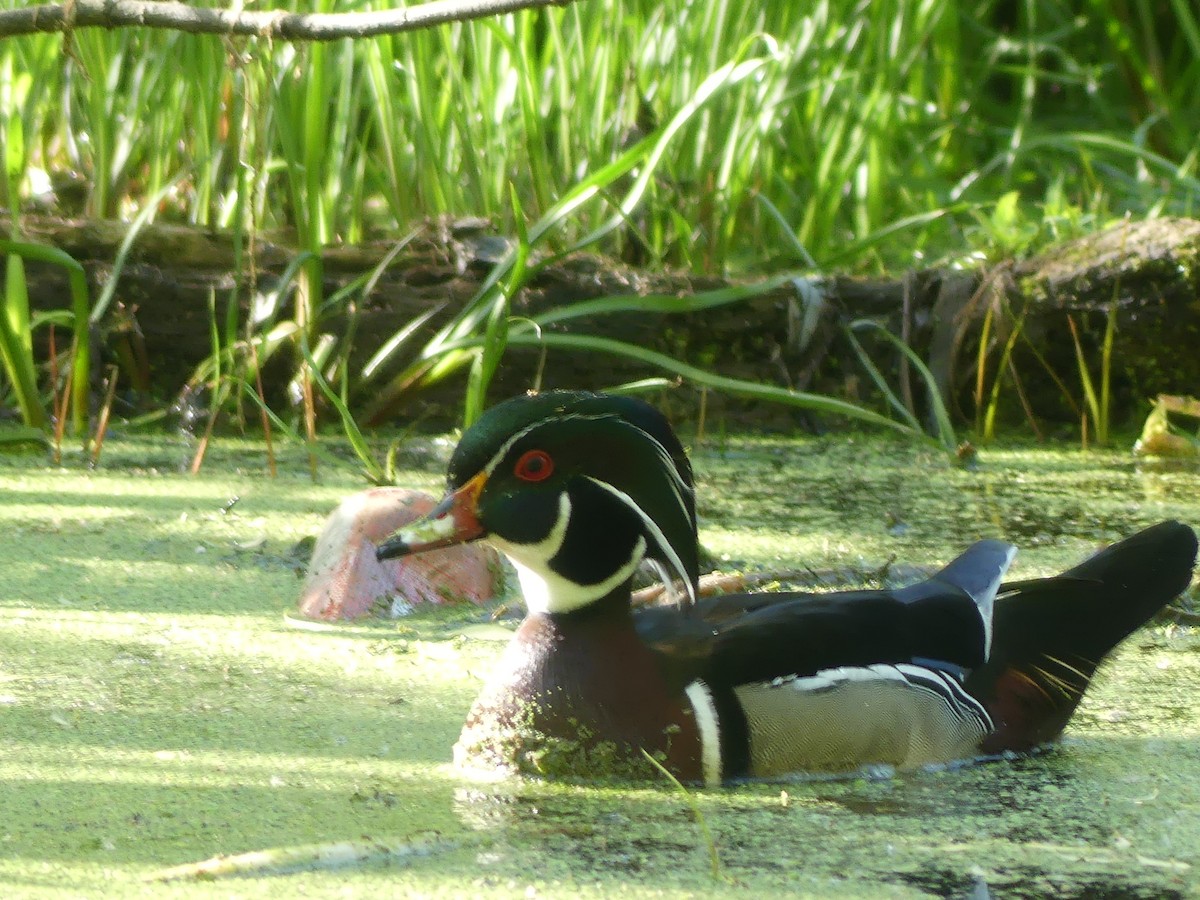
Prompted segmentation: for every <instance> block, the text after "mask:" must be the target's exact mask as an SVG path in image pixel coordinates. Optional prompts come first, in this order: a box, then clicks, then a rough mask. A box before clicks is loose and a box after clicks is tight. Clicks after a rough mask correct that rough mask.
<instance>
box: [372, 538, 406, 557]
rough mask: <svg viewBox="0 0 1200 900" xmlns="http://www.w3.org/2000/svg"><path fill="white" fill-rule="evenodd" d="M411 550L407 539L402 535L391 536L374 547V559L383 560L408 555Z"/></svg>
mask: <svg viewBox="0 0 1200 900" xmlns="http://www.w3.org/2000/svg"><path fill="white" fill-rule="evenodd" d="M411 552H412V548H411V547H410V546H409V544H408V541H406V540H405V539H404V538H403V537H399V536H397V537H392V538H389V539H388V540H386V541H384V542H383V543H382V544H380V545H379V546H378V547H376V548H375V559H377V560H378V561H379V562H383V561H384V560H385V559H397V558H398V557H401V556H408V554H409V553H411Z"/></svg>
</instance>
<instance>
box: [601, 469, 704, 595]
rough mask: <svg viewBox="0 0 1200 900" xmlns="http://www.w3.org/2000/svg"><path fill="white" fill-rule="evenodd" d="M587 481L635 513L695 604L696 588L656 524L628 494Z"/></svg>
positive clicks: (603, 483)
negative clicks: (602, 489)
mask: <svg viewBox="0 0 1200 900" xmlns="http://www.w3.org/2000/svg"><path fill="white" fill-rule="evenodd" d="M587 480H588V481H590V482H592V484H594V485H596V486H597V487H602V488H604V490H606V491H608V492H609V493H610V494H612V495H613V496H614V497H616V498H617V499H618V500H620V501H621V502H622V503H624V504H625V505H626V506H628V507H629V508H630V509H631V510H633V511H634V512H635V513H637V515H638V518H640V519H641V520H642V524H643V525H645V526H646V530H647V531H649V532H650V535H651V537H653V538H654V540H655V542H656V543H657V544H658V546H659V548H660V549H661V550H662V552H663V555H664V556H666V558H667V562H669V563H670V564H671V568H673V569H674V570H675V575H676V576H677V577H678V578H679V580H680V581H682V582H683V585H684V590H686V591H687V594H688V599H689V600H690V601H691V602H692V603H695V602H696V587H695V585H693V584H692V578H691V576H690V575H689V574H688V571H687V569H685V568H684V566H683V561H682V560H681V559H680V558H679V555H678V554H677V553H676V552H675V548H674V547H672V546H671V542H670V541H668V540H667V537H666V535H664V534H663V533H662V529H661V528H659V527H658V523H657V522H655V521H654V520H653V519H651V518H650V517H649V516H648V515H646V513H645V512H644V511H643V510H642V508H641V507H640V506H638V505H637V503H636V502H635V501H634V499H633V498H632V497H630V496H629V495H628V494H626V493H625V492H624V491H620V490H618V489H617V488H615V487H613V486H612V485H611V484H609V483H608V482H606V481H601V480H600V479H598V478H592V477H590V476H588V479H587ZM640 561H641V559H640V557H639V558H638V562H640ZM635 567H636V566H635Z"/></svg>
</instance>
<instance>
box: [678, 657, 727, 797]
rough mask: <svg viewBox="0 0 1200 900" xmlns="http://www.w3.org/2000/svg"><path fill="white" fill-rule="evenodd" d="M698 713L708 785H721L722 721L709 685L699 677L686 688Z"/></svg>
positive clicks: (705, 775)
mask: <svg viewBox="0 0 1200 900" xmlns="http://www.w3.org/2000/svg"><path fill="white" fill-rule="evenodd" d="M684 693H685V694H687V698H688V700H689V702H691V704H692V710H693V711H694V712H695V714H696V729H697V730H698V731H699V732H700V762H701V767H702V768H703V770H704V784H705V786H706V787H720V785H721V768H722V767H721V723H720V719H719V718H718V716H717V704H716V703H714V702H713V697H712V691H710V690H709V689H708V685H707V684H705V683H704V682H703V681H701V680H700V679H699V678H697V679H696V680H695V681H693V682H692V683H691V684H689V685H688V686H687V689H686V690H684Z"/></svg>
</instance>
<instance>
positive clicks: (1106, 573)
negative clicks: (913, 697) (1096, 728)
mask: <svg viewBox="0 0 1200 900" xmlns="http://www.w3.org/2000/svg"><path fill="white" fill-rule="evenodd" d="M1195 560H1196V534H1195V532H1193V531H1192V529H1191V528H1190V527H1188V526H1187V525H1181V524H1180V523H1179V522H1162V523H1160V524H1158V525H1155V526H1153V527H1151V528H1147V529H1146V530H1145V531H1140V532H1138V533H1137V534H1135V535H1133V537H1130V538H1126V539H1125V540H1123V541H1121V542H1120V543H1119V544H1114V545H1113V546H1111V547H1108V548H1106V549H1104V550H1101V551H1100V552H1099V553H1097V554H1096V555H1095V556H1093V557H1091V558H1090V559H1088V560H1086V561H1085V562H1083V563H1081V564H1080V565H1078V566H1076V567H1075V568H1073V569H1071V570H1070V571H1068V572H1064V573H1063V574H1062V575H1058V576H1056V577H1054V578H1043V579H1038V580H1036V581H1026V582H1017V583H1012V584H1006V585H1003V586H1001V588H1000V595H999V596H998V597H997V599H996V607H995V619H994V624H993V629H994V630H993V636H992V653H991V657H990V659H989V660H988V662H987V665H985V666H983V667H981V668H979V669H976V670H975V671H974V672H972V673H971V675H970V676H969V677H968V679H967V682H966V688H967V690H968V691H969V692H970V693H971V694H973V695H974V696H975V697H977V698H978V699H980V700H981V701H983V703H984V705H985V706H986V707H987V710H988V712H989V713H990V714H991V716H992V719H993V720H994V721H995V724H996V731H995V732H994V733H993V734H992V735H991V736H990V737H989V738H988V740H987V741H986V742H985V743H984V745H983V749H984V751H985V752H988V753H997V752H1000V751H1002V750H1027V749H1030V748H1032V747H1036V746H1038V745H1039V744H1044V743H1046V742H1047V741H1051V740H1054V738H1056V737H1058V735H1059V734H1060V733H1061V732H1062V730H1063V728H1064V727H1066V724H1067V721H1068V720H1069V719H1070V718H1071V714H1072V713H1074V712H1075V708H1076V707H1077V706H1078V705H1079V701H1080V699H1081V698H1082V696H1083V692H1084V690H1085V689H1086V688H1087V686H1088V682H1089V681H1090V680H1091V678H1092V675H1093V674H1094V673H1095V671H1096V667H1097V666H1099V664H1100V662H1101V661H1102V660H1103V659H1104V657H1105V656H1106V655H1108V653H1109V652H1110V651H1111V650H1112V649H1113V648H1114V647H1115V646H1116V645H1117V644H1119V643H1120V642H1121V641H1122V640H1124V639H1125V638H1126V637H1127V636H1128V635H1129V634H1130V633H1132V632H1133V631H1134V630H1136V629H1137V628H1139V627H1140V626H1142V625H1144V624H1145V623H1146V622H1147V621H1148V620H1149V619H1150V617H1151V616H1153V615H1154V614H1155V613H1157V612H1158V611H1159V610H1160V609H1162V608H1163V607H1164V606H1166V605H1167V604H1168V603H1169V602H1170V601H1171V600H1173V599H1174V598H1175V597H1177V596H1178V595H1179V594H1180V593H1181V592H1182V591H1183V590H1184V589H1185V588H1186V587H1187V586H1188V583H1189V581H1190V580H1191V577H1192V566H1193V564H1194V563H1195Z"/></svg>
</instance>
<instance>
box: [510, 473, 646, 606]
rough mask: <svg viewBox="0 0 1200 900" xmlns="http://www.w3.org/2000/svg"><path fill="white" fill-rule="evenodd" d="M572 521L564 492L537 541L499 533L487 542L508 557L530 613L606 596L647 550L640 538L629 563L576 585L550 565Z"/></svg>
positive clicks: (629, 573)
mask: <svg viewBox="0 0 1200 900" xmlns="http://www.w3.org/2000/svg"><path fill="white" fill-rule="evenodd" d="M570 521H571V498H570V497H569V496H567V494H566V492H565V491H564V492H563V493H562V494H560V495H559V498H558V518H557V519H556V520H555V522H554V527H553V528H551V529H550V533H549V534H548V535H546V537H544V538H543V539H542V540H540V541H538V542H537V543H536V544H516V543H512V542H511V541H506V540H504V538H502V537H499V536H498V535H495V534H493V535H489V536H488V538H487V542H488V543H489V544H491V545H492V546H494V547H495V548H496V549H497V550H499V551H500V552H501V553H503V554H504V555H505V556H507V557H508V558H509V560H510V561H511V562H512V564H513V568H515V569H516V570H517V578H519V579H520V581H521V593H522V594H524V596H525V607H526V609H528V610H529V612H531V613H568V612H572V611H574V610H577V609H582V608H583V607H585V606H587V605H588V604H589V603H593V602H595V601H596V600H599V599H600V598H601V597H603V596H605V595H606V594H607V593H608V592H609V591H611V590H612V589H613V588H615V587H616V586H617V585H619V584H621V583H622V582H623V581H625V580H626V579H627V578H629V576H631V575H632V574H633V573H634V570H635V569H637V567H638V563H640V562H641V561H642V557H643V556H644V555H645V553H646V539H645V538H644V537H639V538H638V542H637V544H636V545H635V546H634V550H633V554H632V555H631V557H630V560H629V562H628V563H627V564H626V565H624V566H622V567H621V568H620V569H618V570H617V571H616V572H614V573H613V574H612V575H610V576H609V577H608V578H606V579H605V580H604V581H601V582H598V583H596V584H576V583H575V582H573V581H571V580H569V579H567V578H564V577H563V576H562V575H559V574H558V573H557V572H555V571H554V570H553V569H551V568H550V560H552V559H553V558H554V557H555V555H557V553H558V551H559V549H560V548H561V547H562V545H563V540H564V539H565V538H566V535H567V525H568V524H569V523H570Z"/></svg>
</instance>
